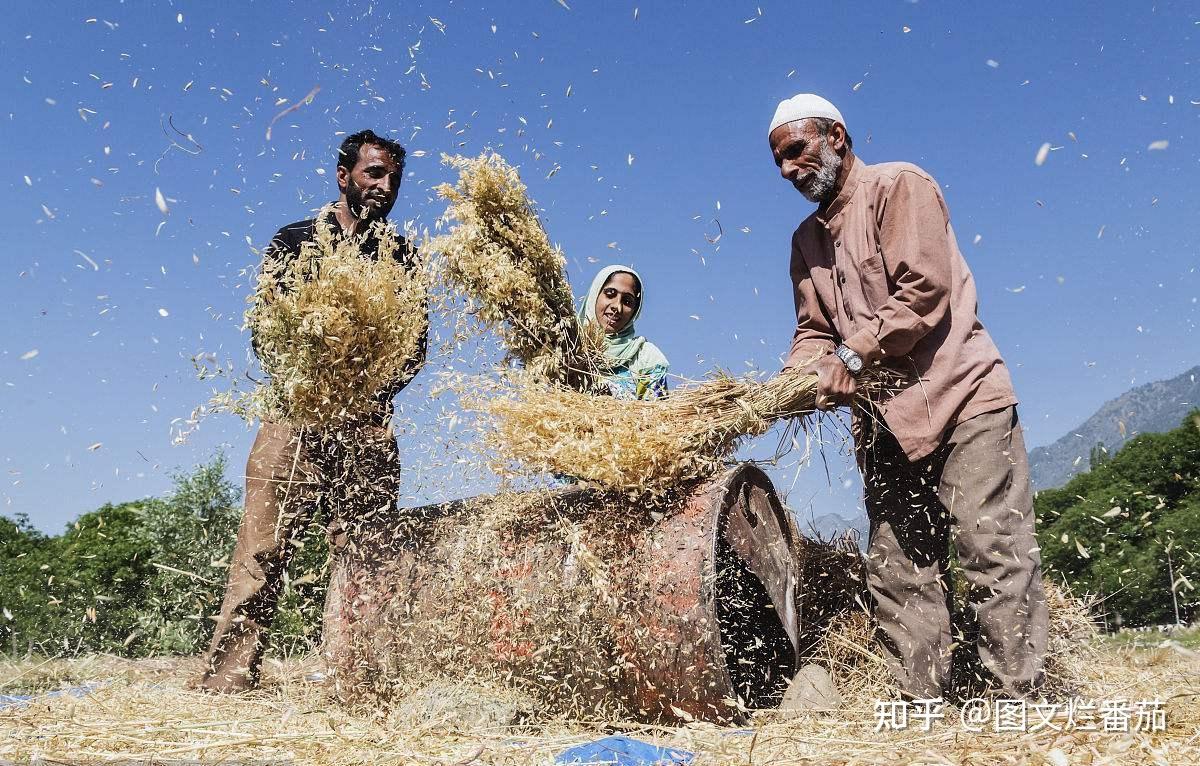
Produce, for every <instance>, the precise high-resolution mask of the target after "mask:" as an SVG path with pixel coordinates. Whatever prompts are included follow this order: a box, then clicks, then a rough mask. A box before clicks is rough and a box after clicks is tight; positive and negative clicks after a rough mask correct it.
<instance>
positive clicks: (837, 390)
mask: <svg viewBox="0 0 1200 766" xmlns="http://www.w3.org/2000/svg"><path fill="white" fill-rule="evenodd" d="M810 369H812V371H814V372H816V373H817V409H819V410H832V409H836V408H837V407H838V406H840V405H843V404H850V403H851V402H852V401H854V392H855V391H856V390H857V389H858V383H857V382H856V381H855V380H854V376H853V375H851V374H850V371H849V370H847V369H846V365H845V364H843V363H842V360H841V359H838V358H837V357H836V356H834V355H833V354H827V355H825V356H823V357H821V358H820V359H818V360H817V361H816V364H814V365H813V366H812V367H811V368H810Z"/></svg>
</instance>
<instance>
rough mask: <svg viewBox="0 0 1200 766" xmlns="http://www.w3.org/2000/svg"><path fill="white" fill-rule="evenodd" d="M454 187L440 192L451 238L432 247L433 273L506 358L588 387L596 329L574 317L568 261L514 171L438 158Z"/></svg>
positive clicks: (595, 363) (596, 353)
mask: <svg viewBox="0 0 1200 766" xmlns="http://www.w3.org/2000/svg"><path fill="white" fill-rule="evenodd" d="M442 161H443V162H444V163H445V164H447V165H450V166H451V167H453V168H455V169H456V170H458V173H459V178H458V183H457V184H454V185H451V184H442V185H441V186H438V187H437V193H438V195H439V196H441V197H442V198H443V199H445V200H447V201H448V202H449V206H448V207H447V209H446V213H445V216H444V220H445V221H447V222H453V224H454V225H453V228H451V230H450V232H449V233H448V234H444V235H442V236H440V237H437V238H435V239H434V240H432V241H431V242H430V243H429V248H430V250H432V251H435V252H438V253H440V254H441V259H440V262H439V267H440V268H439V269H438V274H439V277H440V278H441V279H442V281H443V282H444V283H445V284H446V286H447V287H448V288H449V289H451V290H453V291H457V292H460V293H462V294H464V295H465V296H466V297H467V298H468V299H469V300H470V302H471V303H472V305H473V308H474V309H475V315H476V317H477V318H478V319H479V320H480V321H482V323H483V324H484V325H485V326H487V327H489V328H490V329H493V330H495V331H496V332H497V333H499V335H500V337H501V340H502V342H503V343H504V345H505V348H506V349H507V351H508V353H509V355H510V356H511V357H512V358H515V359H517V360H518V361H520V362H521V363H522V365H523V366H524V367H525V369H527V370H529V371H530V372H531V373H533V374H535V375H537V376H539V377H541V378H543V379H545V380H549V381H552V382H555V383H561V384H565V385H568V386H571V387H572V388H576V389H587V388H589V387H590V385H591V381H592V380H593V379H594V374H593V373H594V371H595V370H596V369H598V368H599V362H600V360H601V359H602V355H603V347H604V346H603V343H604V339H603V337H602V336H601V335H600V330H599V329H598V328H581V327H580V325H579V322H578V321H577V319H576V317H575V309H574V304H573V299H572V296H571V285H570V283H569V282H568V281H567V276H566V260H565V259H564V258H563V254H562V252H561V251H560V250H559V249H558V248H557V247H555V246H553V245H552V244H551V243H550V240H549V237H547V235H546V231H545V229H543V228H542V224H541V221H539V220H538V217H537V214H536V213H535V212H534V210H533V207H532V206H531V204H530V202H529V199H528V197H527V196H526V193H525V185H524V184H522V183H521V179H520V176H519V175H518V174H517V171H516V170H515V169H514V168H513V167H512V166H510V165H509V164H508V163H506V162H505V161H504V159H503V158H502V157H500V156H499V155H497V154H490V153H485V154H481V155H480V156H479V157H476V158H474V159H472V158H468V157H451V156H448V155H443V156H442Z"/></svg>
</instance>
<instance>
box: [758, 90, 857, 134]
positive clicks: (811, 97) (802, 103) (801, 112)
mask: <svg viewBox="0 0 1200 766" xmlns="http://www.w3.org/2000/svg"><path fill="white" fill-rule="evenodd" d="M809 117H822V118H824V119H827V120H834V121H836V122H840V123H842V127H845V126H846V121H845V120H843V119H842V113H841V112H839V111H838V108H837V107H836V106H834V105H833V104H831V103H830V102H829V101H828V100H826V99H823V98H821V97H820V96H818V95H817V94H815V93H797V94H796V95H794V96H792V97H791V98H785V99H784V100H783V101H780V102H779V106H778V107H776V108H775V116H774V117H772V118H771V127H770V129H768V130H767V135H771V131H773V130H775V128H778V127H779V126H780V125H786V124H787V123H789V122H795V121H796V120H806V119H808V118H809Z"/></svg>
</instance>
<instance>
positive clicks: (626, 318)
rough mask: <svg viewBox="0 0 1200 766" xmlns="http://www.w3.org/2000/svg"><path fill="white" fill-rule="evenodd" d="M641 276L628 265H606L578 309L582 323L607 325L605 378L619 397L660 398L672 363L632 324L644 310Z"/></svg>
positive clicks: (664, 391) (610, 389)
mask: <svg viewBox="0 0 1200 766" xmlns="http://www.w3.org/2000/svg"><path fill="white" fill-rule="evenodd" d="M644 305H645V298H644V293H643V289H642V278H641V277H640V276H638V273H637V272H636V271H634V270H633V269H631V268H629V267H628V266H606V267H605V268H603V269H601V270H600V273H599V274H597V275H596V278H595V279H593V280H592V287H591V289H590V290H588V294H587V298H585V299H584V303H583V306H582V308H581V309H580V311H579V321H580V322H581V323H583V324H585V325H586V324H589V323H591V322H595V323H597V324H599V325H600V326H601V327H603V328H604V335H605V337H604V356H605V359H606V360H607V362H608V368H609V369H608V373H607V375H606V376H605V380H606V382H607V383H608V388H609V391H610V392H611V393H612V395H613V396H615V397H617V398H619V399H661V398H662V397H664V396H666V395H667V368H668V367H669V366H670V363H669V362H668V361H667V358H666V357H665V356H663V353H662V352H661V351H659V350H658V346H655V345H654V344H653V343H651V342H650V341H648V340H646V339H645V338H644V337H643V336H641V335H638V334H637V333H636V331H635V330H634V326H633V323H634V321H636V320H637V318H638V317H639V316H641V313H642V307H643V306H644Z"/></svg>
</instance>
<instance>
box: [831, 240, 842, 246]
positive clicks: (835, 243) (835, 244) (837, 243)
mask: <svg viewBox="0 0 1200 766" xmlns="http://www.w3.org/2000/svg"><path fill="white" fill-rule="evenodd" d="M833 246H834V247H841V246H842V241H841V240H840V239H839V240H838V241H837V242H834V243H833Z"/></svg>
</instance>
